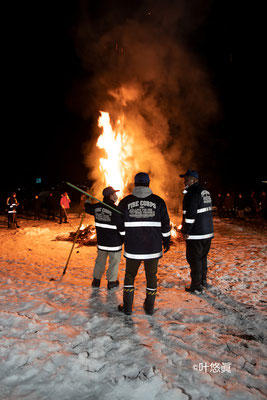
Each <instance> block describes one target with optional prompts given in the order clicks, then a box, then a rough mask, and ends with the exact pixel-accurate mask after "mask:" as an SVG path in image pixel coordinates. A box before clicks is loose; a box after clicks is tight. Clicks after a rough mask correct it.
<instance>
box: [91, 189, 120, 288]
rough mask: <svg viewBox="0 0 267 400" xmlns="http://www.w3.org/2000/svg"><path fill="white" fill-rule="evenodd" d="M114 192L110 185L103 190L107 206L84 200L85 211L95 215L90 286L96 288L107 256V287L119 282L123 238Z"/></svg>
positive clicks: (116, 285) (117, 284) (114, 285)
mask: <svg viewBox="0 0 267 400" xmlns="http://www.w3.org/2000/svg"><path fill="white" fill-rule="evenodd" d="M116 192H118V190H114V189H113V187H111V186H108V187H106V188H105V189H104V190H103V192H102V193H103V203H105V204H106V205H107V206H106V205H105V204H103V203H100V202H98V203H94V204H92V203H90V201H89V199H88V200H86V202H85V212H87V213H88V214H91V215H93V216H94V217H95V227H96V234H97V257H96V260H95V266H94V271H93V281H92V286H93V287H96V288H98V287H99V286H100V282H101V278H102V276H103V274H104V272H105V267H106V262H107V258H109V266H108V269H107V272H106V276H107V280H108V284H107V288H108V289H113V288H115V287H118V286H119V284H120V283H119V281H118V279H117V277H118V269H119V263H120V259H121V249H122V243H123V239H124V236H123V233H124V226H123V221H122V218H121V214H120V213H118V212H116V210H117V209H118V208H117V206H116V205H115V203H116V201H117V200H118V196H117V193H116ZM108 206H111V207H112V208H110V207H108Z"/></svg>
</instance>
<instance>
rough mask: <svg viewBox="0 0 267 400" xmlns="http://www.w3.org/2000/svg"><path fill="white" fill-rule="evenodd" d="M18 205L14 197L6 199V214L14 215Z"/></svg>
mask: <svg viewBox="0 0 267 400" xmlns="http://www.w3.org/2000/svg"><path fill="white" fill-rule="evenodd" d="M18 205H19V203H18V200H17V199H16V197H14V196H10V197H8V199H7V212H8V214H16V212H17V207H18Z"/></svg>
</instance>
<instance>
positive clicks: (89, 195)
mask: <svg viewBox="0 0 267 400" xmlns="http://www.w3.org/2000/svg"><path fill="white" fill-rule="evenodd" d="M66 184H67V185H69V186H71V187H72V188H74V189H76V190H78V191H79V192H81V193H83V194H85V195H86V196H88V197H91V198H92V199H94V200H97V201H99V203H102V204H104V206H105V207H108V208H111V209H112V210H113V211H116V212H117V213H119V214H122V212H120V211H119V210H117V209H116V208H114V207H112V206H110V205H109V204H107V203H104V202H103V201H101V200H98V199H97V198H96V197H94V196H92V195H91V194H89V193H87V192H85V191H84V190H82V189H80V188H78V187H77V186H75V185H73V184H72V183H69V182H66Z"/></svg>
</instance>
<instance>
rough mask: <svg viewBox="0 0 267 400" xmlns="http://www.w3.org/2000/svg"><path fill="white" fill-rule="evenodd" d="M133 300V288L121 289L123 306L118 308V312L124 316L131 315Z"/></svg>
mask: <svg viewBox="0 0 267 400" xmlns="http://www.w3.org/2000/svg"><path fill="white" fill-rule="evenodd" d="M133 299H134V287H133V286H132V287H127V288H125V287H124V288H123V304H120V305H119V306H118V310H119V311H121V312H124V314H126V315H131V314H132V309H133Z"/></svg>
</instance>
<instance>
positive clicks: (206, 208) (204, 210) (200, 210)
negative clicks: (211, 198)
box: [197, 207, 212, 214]
mask: <svg viewBox="0 0 267 400" xmlns="http://www.w3.org/2000/svg"><path fill="white" fill-rule="evenodd" d="M207 211H212V207H205V208H199V209H198V210H197V213H198V214H201V213H204V212H207Z"/></svg>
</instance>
